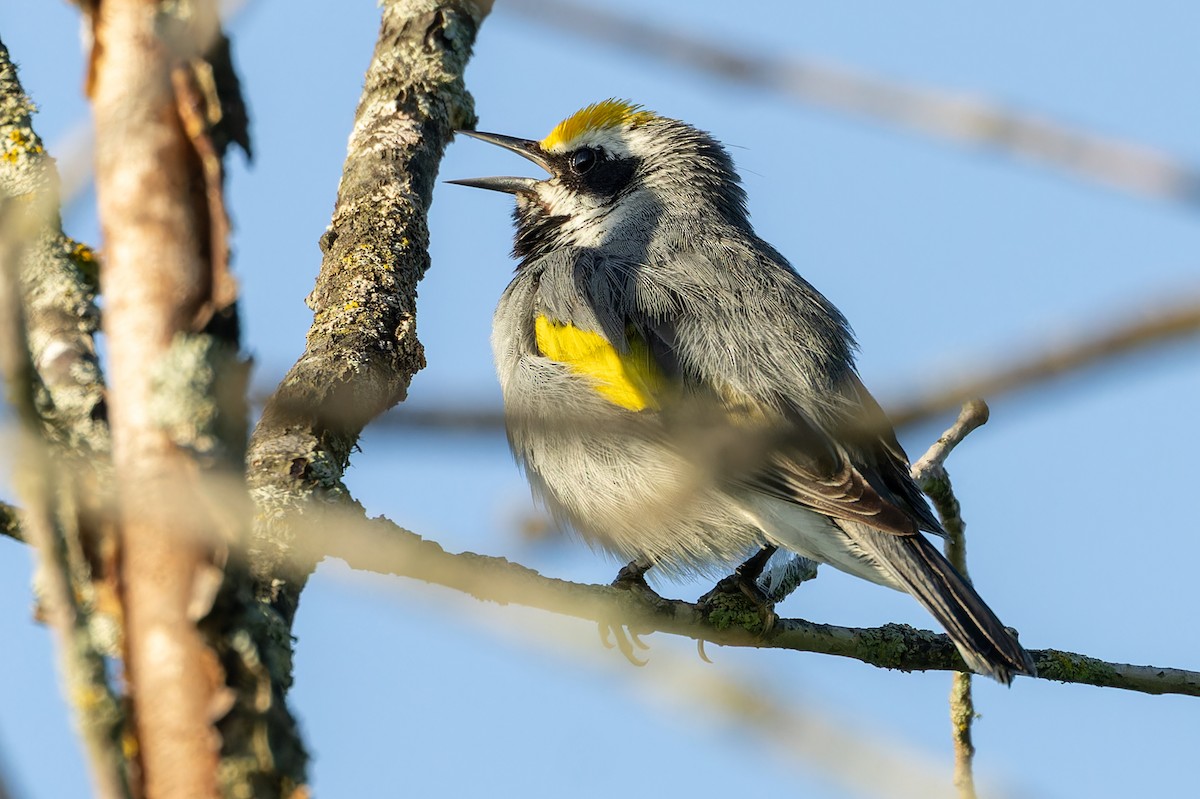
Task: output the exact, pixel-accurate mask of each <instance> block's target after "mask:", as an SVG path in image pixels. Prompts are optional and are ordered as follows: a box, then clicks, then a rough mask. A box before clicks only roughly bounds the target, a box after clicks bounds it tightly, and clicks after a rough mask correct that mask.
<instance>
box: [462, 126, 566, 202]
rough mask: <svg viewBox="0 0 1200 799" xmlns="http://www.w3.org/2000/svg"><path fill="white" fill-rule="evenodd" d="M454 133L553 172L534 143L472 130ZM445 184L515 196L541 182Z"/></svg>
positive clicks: (502, 179) (482, 180) (512, 180)
mask: <svg viewBox="0 0 1200 799" xmlns="http://www.w3.org/2000/svg"><path fill="white" fill-rule="evenodd" d="M455 133H462V134H463V135H465V136H470V137H472V138H475V139H479V140H481V141H485V142H489V143H490V144H495V145H499V146H500V147H503V148H504V149H505V150H512V151H513V152H514V153H516V154H517V155H519V156H521V157H522V158H528V159H529V160H530V161H532V162H533V163H535V164H537V165H538V166H540V167H541V168H542V169H544V170H546V171H547V172H553V171H554V170H552V169H551V168H550V161H549V159H548V158H546V154H545V153H544V152H542V146H541V145H540V144H538V143H537V142H535V141H530V140H529V139H517V138H514V137H512V136H501V135H500V134H498V133H479V132H478V131H474V130H456V131H455ZM446 182H447V183H456V184H458V185H459V186H472V187H474V188H476V189H491V190H492V191H502V192H505V193H507V194H517V193H519V192H523V191H533V190H534V189H535V188H536V187H537V185H538V184H539V183H541V182H542V181H540V180H536V179H534V178H516V177H496V178H464V179H462V180H447V181H446Z"/></svg>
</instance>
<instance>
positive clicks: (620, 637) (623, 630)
mask: <svg viewBox="0 0 1200 799" xmlns="http://www.w3.org/2000/svg"><path fill="white" fill-rule="evenodd" d="M653 567H654V564H653V563H651V562H650V561H648V560H645V559H638V560H633V561H630V562H629V563H627V564H626V565H624V566H622V567H621V571H619V572H617V577H616V579H615V580H613V581H612V586H613V588H623V589H625V590H627V591H634V592H636V593H638V594H639V595H642V596H645V597H647V598H653V599H659V598H660V597H659V595H658V594H657V593H656V592H655V591H654V589H653V588H651V587H650V585H649V584H648V583H647V582H646V572H648V571H650V569H652V568H653ZM599 624H600V643H602V644H604V646H605V647H606V648H607V649H612V648H613V646H616V647H617V649H619V650H620V651H621V654H622V655H624V656H625V659H626V660H628V661H629V662H630V663H632V664H633V665H635V666H645V665H646V661H645V660H642V659H641V658H639V657H638V656H637V655H636V654H634V648H635V647H636V648H637V649H642V650H645V649H649V648H650V647H649V645H648V644H646V643H645V642H644V641H642V639H641V638H639V637H638V634H637V633H635V632H634V631H633V630H632V629H631V628H630V627H628V626H627V625H625V624H622V623H621V622H620V621H615V620H614V621H607V620H605V621H601V622H600V623H599ZM610 632H611V633H612V638H613V639H614V640H615V644H614V642H613V640H609V633H610Z"/></svg>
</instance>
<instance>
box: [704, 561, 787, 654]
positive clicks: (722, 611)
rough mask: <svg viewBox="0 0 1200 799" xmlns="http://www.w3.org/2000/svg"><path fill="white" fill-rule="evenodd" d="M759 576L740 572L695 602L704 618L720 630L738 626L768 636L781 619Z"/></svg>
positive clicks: (727, 578)
mask: <svg viewBox="0 0 1200 799" xmlns="http://www.w3.org/2000/svg"><path fill="white" fill-rule="evenodd" d="M757 576H758V575H757V574H754V575H750V574H747V573H743V572H742V571H741V570H740V569H739V570H738V571H737V572H735V573H733V574H731V575H729V576H728V577H726V578H724V579H723V580H721V581H720V582H718V583H717V584H716V586H714V587H713V589H712V590H711V591H709V592H708V593H707V594H705V595H704V596H702V597H700V598H699V599H698V600H696V604H697V605H698V606H699V608H700V612H701V613H702V614H703V615H704V618H705V619H707V620H708V622H709V623H710V624H712V625H713V626H714V627H716V628H717V629H720V630H728V629H732V628H735V627H736V628H740V629H743V630H746V631H747V632H752V633H755V634H756V635H760V636H763V635H766V634H767V633H769V632H770V631H771V629H772V628H773V627H774V626H775V620H776V619H777V618H778V617H777V616H776V615H775V603H774V602H772V601H771V600H770V598H769V597H768V596H767V595H766V594H765V593H763V590H762V589H761V588H759V587H758V583H757V582H756V580H757ZM702 656H703V653H702ZM705 659H707V658H705Z"/></svg>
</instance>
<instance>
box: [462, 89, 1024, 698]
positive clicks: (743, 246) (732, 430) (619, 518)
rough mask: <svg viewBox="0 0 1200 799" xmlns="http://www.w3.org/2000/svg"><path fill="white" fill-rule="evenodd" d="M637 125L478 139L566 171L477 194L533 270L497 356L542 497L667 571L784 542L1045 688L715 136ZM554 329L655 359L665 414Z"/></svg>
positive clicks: (621, 549)
mask: <svg viewBox="0 0 1200 799" xmlns="http://www.w3.org/2000/svg"><path fill="white" fill-rule="evenodd" d="M592 108H596V107H592ZM617 108H618V110H619V109H620V108H621V106H617ZM589 111H590V109H585V111H584V112H581V114H585V113H588V112H589ZM634 111H636V109H631V111H630V113H629V114H628V115H627V116H626V117H625V118H623V119H620V120H618V121H617V122H616V123H615V124H607V123H606V124H601V125H595V126H593V127H590V128H585V129H583V130H582V131H581V132H578V133H577V134H576V135H574V136H573V137H570V138H569V139H568V140H558V139H556V140H554V142H553V144H551V145H547V146H545V147H543V146H542V145H541V144H539V143H536V142H528V141H523V140H516V139H508V138H506V137H499V136H495V135H493V134H478V135H479V137H480V138H484V139H485V140H489V141H493V142H494V143H497V144H501V145H502V146H505V147H507V148H508V149H512V150H515V151H517V152H520V153H521V154H522V155H525V156H526V157H528V158H530V159H531V160H534V161H536V162H537V163H539V164H541V165H542V166H544V167H545V168H546V169H547V170H548V171H549V172H550V173H551V175H552V177H551V178H549V179H548V180H544V181H535V180H532V179H527V178H485V179H475V180H470V181H462V182H464V183H466V184H467V185H475V186H480V187H483V188H494V189H499V190H502V191H507V192H510V193H513V194H515V195H516V197H517V210H516V213H515V218H516V223H517V237H516V247H515V252H516V255H517V256H518V257H519V258H520V259H521V262H520V265H519V267H518V269H517V273H516V276H515V277H514V279H513V281H512V283H511V284H510V285H509V286H508V289H507V290H506V291H505V292H504V294H503V296H502V297H501V299H500V303H499V305H498V307H497V309H496V314H495V318H494V328H493V347H494V351H495V357H496V364H497V370H498V373H499V378H500V383H501V386H502V388H503V393H504V399H505V409H506V416H507V419H508V434H509V441H510V443H511V445H512V449H513V452H514V454H515V455H516V458H517V460H518V461H519V462H520V463H521V464H522V465H523V467H524V468H525V471H526V473H527V475H528V477H529V480H530V482H531V484H532V486H533V489H534V492H535V494H536V495H537V496H538V497H539V498H540V499H541V500H542V501H543V502H544V503H545V505H546V507H547V508H548V509H549V510H550V511H551V512H552V513H553V514H554V515H555V516H556V517H557V518H559V519H560V520H561V521H562V522H564V523H565V524H567V525H569V526H570V527H571V528H573V529H575V530H576V531H578V532H579V534H580V535H581V536H582V537H583V538H584V539H585V540H587V541H588V542H589V543H591V544H593V545H599V546H601V547H603V548H605V549H607V550H609V551H611V552H614V553H615V554H617V555H619V556H620V557H622V558H624V559H627V560H630V561H633V560H637V561H640V562H642V563H645V564H653V565H654V567H655V568H657V569H660V570H662V571H665V572H667V573H689V572H702V573H713V572H715V571H721V570H727V569H729V568H731V567H733V566H735V565H736V564H737V563H739V562H741V561H742V560H743V559H745V558H746V557H747V556H748V555H749V554H750V553H752V552H754V551H756V550H758V549H759V548H761V547H763V546H767V545H774V546H779V547H782V548H785V549H787V550H789V551H791V552H794V553H798V554H799V555H802V556H804V557H808V558H811V559H813V560H815V561H819V562H823V563H828V564H830V565H832V566H835V567H836V568H838V569H841V570H843V571H846V572H849V573H851V574H854V575H857V576H859V577H863V578H865V579H867V580H871V581H872V582H876V583H879V584H882V585H885V586H889V587H891V588H895V589H898V590H902V591H906V592H908V593H910V594H912V595H913V596H914V597H915V598H916V599H917V600H918V601H919V602H921V604H922V605H924V606H925V607H926V608H927V609H928V610H929V611H930V612H931V613H932V614H933V615H934V617H935V618H937V619H938V621H939V622H940V623H941V624H942V625H943V626H944V627H945V628H946V630H947V632H948V633H949V634H950V636H951V638H952V639H953V640H954V641H955V643H956V644H957V646H958V648H959V650H960V652H961V653H962V655H963V657H964V659H965V660H966V662H967V664H968V665H969V666H970V667H971V668H972V669H974V670H975V671H978V672H980V673H983V674H988V675H990V676H992V677H995V678H996V679H998V680H1000V681H1002V682H1006V683H1007V682H1009V681H1011V679H1012V675H1013V674H1014V673H1025V674H1032V673H1034V667H1033V663H1032V661H1031V660H1030V658H1029V656H1028V655H1027V654H1026V652H1025V651H1024V650H1023V649H1022V648H1021V646H1020V645H1019V644H1018V643H1017V642H1016V640H1015V639H1014V638H1013V636H1012V635H1011V634H1010V633H1009V632H1008V631H1007V630H1005V628H1004V627H1003V625H1002V624H1001V623H1000V622H999V620H998V619H997V618H996V616H995V614H993V613H992V611H991V610H990V609H988V607H987V605H985V604H984V602H983V601H982V600H981V599H980V598H979V596H978V594H976V592H975V591H974V590H973V589H972V588H971V586H970V585H969V584H967V583H966V581H965V580H963V579H962V578H961V577H960V576H959V575H958V574H957V572H956V571H955V570H954V568H953V567H952V566H951V565H950V564H949V563H948V562H947V561H946V560H945V558H943V557H942V555H941V554H940V553H939V552H938V550H937V549H936V548H935V547H934V546H933V545H932V544H931V543H930V542H929V541H928V540H927V539H926V538H925V537H924V535H923V533H924V532H928V533H933V534H937V535H944V532H943V530H942V528H941V525H940V524H939V522H938V520H937V518H936V517H935V516H934V515H933V514H932V513H931V511H930V509H929V507H928V505H927V504H926V502H925V499H924V497H923V496H922V495H921V493H920V491H919V490H918V489H917V487H916V485H915V484H914V483H913V481H912V479H911V478H910V476H909V473H908V459H907V457H906V455H905V453H904V451H903V450H902V449H901V447H900V445H899V443H898V442H897V441H896V438H895V436H894V434H893V433H892V430H891V427H890V425H889V424H888V422H887V420H886V418H885V416H884V414H883V412H882V410H881V409H880V408H879V406H878V405H877V404H876V402H875V400H874V399H873V398H872V397H871V395H870V394H869V393H868V392H867V390H866V388H865V387H864V386H863V385H862V383H861V381H860V380H859V377H858V375H857V372H856V370H855V367H854V351H855V343H854V340H853V337H852V334H851V332H850V328H849V326H848V324H847V323H846V320H845V319H844V318H843V317H842V315H841V313H840V312H839V311H838V310H837V309H836V308H835V307H833V305H832V304H831V303H830V302H829V301H828V300H827V299H826V298H825V297H824V296H822V295H821V294H820V292H818V291H817V290H816V289H815V288H813V287H812V286H811V285H809V283H808V282H806V281H805V280H804V279H803V278H801V277H800V276H799V275H798V274H797V273H796V272H795V270H794V269H792V267H791V266H790V265H789V264H788V262H787V261H786V260H785V259H784V258H783V257H782V256H781V255H780V254H779V253H777V252H776V251H775V250H774V249H773V248H772V247H771V246H770V245H768V244H766V243H765V242H763V241H762V240H761V239H759V238H758V237H757V236H756V235H755V234H754V232H753V229H752V228H751V226H750V223H749V220H748V217H747V213H746V208H745V195H744V193H743V191H742V189H741V187H740V184H739V179H738V176H737V174H736V172H735V171H734V169H733V164H732V162H731V160H730V158H729V156H728V155H727V154H726V152H725V151H724V149H723V148H722V147H721V146H720V145H719V144H718V143H717V142H716V141H715V140H713V139H712V138H711V137H710V136H709V135H708V134H706V133H703V132H701V131H698V130H696V129H695V128H693V127H691V126H689V125H686V124H685V123H682V122H679V121H676V120H671V119H665V118H662V117H652V116H650V115H648V114H645V113H644V112H643V113H634ZM610 116H611V115H610ZM606 119H607V118H606ZM560 139H561V137H560ZM547 141H550V140H547ZM539 316H541V317H545V318H546V319H547V320H551V321H552V322H554V323H556V324H569V325H571V326H573V327H575V328H578V329H579V330H582V331H588V332H591V333H595V334H598V335H599V336H601V337H603V339H604V340H605V341H607V342H608V343H609V344H611V346H612V347H613V348H614V349H615V350H616V351H617V352H618V353H621V354H622V355H623V356H624V357H625V358H627V359H631V360H636V359H638V358H642V359H644V360H645V361H646V363H645V364H642V365H640V366H645V368H647V369H649V370H650V371H651V372H653V373H654V374H656V375H658V376H659V377H661V385H657V386H656V388H655V390H654V397H653V399H654V402H653V403H652V404H651V405H650V406H649V407H644V408H627V407H622V406H621V405H620V404H617V403H614V401H613V400H612V399H611V397H608V396H605V395H604V394H602V393H600V392H598V391H597V382H596V379H595V378H592V377H589V376H587V375H585V374H582V373H581V372H580V371H579V370H578V369H576V368H574V367H573V366H572V364H571V363H566V362H559V361H555V360H551V359H550V358H548V357H546V354H545V353H543V352H542V351H541V349H540V348H539V344H538V339H537V334H536V332H535V320H536V319H537V318H538V317H539ZM635 365H636V364H635ZM640 366H639V368H640ZM631 368H632V367H631ZM633 371H634V372H636V371H637V369H634V370H633Z"/></svg>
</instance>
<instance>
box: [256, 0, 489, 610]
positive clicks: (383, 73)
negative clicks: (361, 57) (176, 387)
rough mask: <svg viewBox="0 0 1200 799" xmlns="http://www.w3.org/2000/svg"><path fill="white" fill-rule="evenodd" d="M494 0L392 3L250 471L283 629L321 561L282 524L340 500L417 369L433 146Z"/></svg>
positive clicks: (260, 564) (261, 560)
mask: <svg viewBox="0 0 1200 799" xmlns="http://www.w3.org/2000/svg"><path fill="white" fill-rule="evenodd" d="M489 6H490V3H481V2H469V0H460V1H459V2H433V1H432V0H391V1H390V2H385V3H383V18H382V22H381V25H380V31H379V38H378V41H377V44H376V47H375V53H374V57H373V58H372V60H371V65H370V68H369V69H368V70H367V75H366V80H365V85H364V86H363V93H362V98H361V99H360V101H359V105H358V110H357V112H356V114H355V120H354V129H353V132H352V133H351V136H350V143H349V148H348V152H347V155H346V162H345V166H344V168H343V173H342V180H341V185H340V186H339V187H338V197H337V203H336V206H335V208H334V213H333V219H332V221H331V222H330V225H329V228H328V229H327V230H326V232H325V234H324V235H323V236H322V237H321V249H322V251H323V253H324V257H323V259H322V262H321V271H320V274H319V276H318V278H317V284H316V287H315V288H314V289H313V291H312V294H311V295H309V298H308V304H309V306H310V307H311V308H312V310H313V324H312V328H311V329H310V330H309V333H308V344H307V348H306V349H305V352H304V354H303V355H302V356H301V357H300V359H299V360H298V361H297V362H296V364H295V365H294V366H293V367H292V368H291V370H290V371H289V372H288V374H287V376H286V377H285V378H284V379H283V382H282V383H281V384H280V386H279V388H278V389H277V390H276V392H275V394H274V396H272V397H271V399H270V400H269V401H268V403H267V405H266V407H265V409H264V410H263V415H262V419H261V421H260V422H259V424H258V428H257V429H256V430H255V432H254V435H253V437H252V439H251V444H250V452H249V454H248V458H247V461H248V475H249V481H250V485H251V489H252V491H253V493H254V499H255V501H256V503H257V505H258V509H259V511H258V523H257V526H256V531H255V537H254V542H253V544H252V547H251V551H250V555H251V562H252V567H253V569H254V573H255V575H256V577H257V578H258V579H259V580H260V583H261V585H262V586H263V588H264V591H265V593H266V594H267V598H268V599H269V600H270V601H271V602H272V603H273V605H274V607H275V608H276V610H277V611H279V612H280V613H281V614H282V616H283V617H284V618H285V619H286V620H287V621H288V622H289V623H290V619H291V616H292V614H293V612H294V610H295V603H296V601H297V600H298V597H299V591H300V590H301V588H302V587H303V584H304V581H305V580H306V579H307V576H308V574H309V573H310V572H311V570H312V567H313V565H314V564H315V562H316V559H317V557H319V555H318V554H317V553H315V552H308V551H306V550H305V549H304V548H303V547H300V546H298V544H297V542H296V541H295V540H294V533H293V528H292V527H291V526H289V524H288V518H289V517H290V516H291V515H292V514H293V513H295V512H296V511H297V510H299V509H300V508H302V507H303V506H304V505H305V503H306V502H307V501H308V500H309V499H310V498H318V499H339V498H343V497H345V493H344V490H343V488H342V485H341V477H342V473H343V471H344V470H345V468H346V465H347V462H348V460H349V458H350V452H351V449H352V448H353V446H354V444H355V442H356V441H357V439H358V435H359V433H360V432H361V430H362V428H363V427H364V426H365V425H366V424H367V422H369V421H370V420H371V419H373V418H374V417H375V416H376V415H378V414H379V413H382V412H383V411H385V410H387V409H388V408H390V407H391V406H392V405H394V404H395V403H397V402H399V401H400V400H402V399H403V398H404V396H405V394H406V392H407V390H408V384H409V381H410V380H411V379H412V376H413V375H414V374H415V373H416V372H417V371H418V370H419V369H421V368H422V367H423V366H424V365H425V356H424V352H423V350H422V347H421V344H420V342H419V341H418V340H417V335H416V286H417V281H419V280H420V279H421V277H422V276H423V275H424V274H425V271H426V269H428V268H429V255H428V244H429V231H428V229H427V226H426V212H427V210H428V208H429V204H430V200H431V198H432V193H433V183H434V177H435V176H436V174H437V168H438V164H439V162H440V161H441V157H442V152H443V150H444V149H445V146H446V144H447V142H449V140H450V136H451V134H452V132H453V131H454V129H456V128H461V127H470V126H472V125H473V123H474V119H475V116H474V111H473V105H472V101H471V98H470V95H469V94H468V93H467V91H466V88H465V86H464V85H463V79H462V76H463V69H464V67H465V66H466V62H467V59H468V58H469V57H470V54H471V47H472V45H473V43H474V41H475V34H476V32H477V31H478V29H479V25H480V23H481V22H482V21H483V18H484V16H485V15H486V13H487V11H488V7H489Z"/></svg>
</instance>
